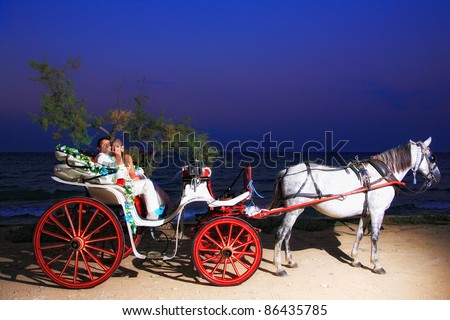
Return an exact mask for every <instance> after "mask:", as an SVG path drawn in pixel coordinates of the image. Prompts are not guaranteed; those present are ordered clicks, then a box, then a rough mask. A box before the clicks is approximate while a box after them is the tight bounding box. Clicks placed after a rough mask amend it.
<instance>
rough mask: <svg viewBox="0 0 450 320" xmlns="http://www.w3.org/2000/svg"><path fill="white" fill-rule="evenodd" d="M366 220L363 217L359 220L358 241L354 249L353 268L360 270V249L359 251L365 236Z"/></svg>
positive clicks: (356, 240)
mask: <svg viewBox="0 0 450 320" xmlns="http://www.w3.org/2000/svg"><path fill="white" fill-rule="evenodd" d="M365 223H366V222H365V218H364V217H362V216H361V218H360V219H359V225H358V230H357V231H356V239H355V243H354V244H353V249H352V254H351V256H352V259H353V261H352V266H354V267H356V268H360V267H361V262H360V261H359V259H358V249H359V243H360V242H361V239H362V237H363V235H364V229H365Z"/></svg>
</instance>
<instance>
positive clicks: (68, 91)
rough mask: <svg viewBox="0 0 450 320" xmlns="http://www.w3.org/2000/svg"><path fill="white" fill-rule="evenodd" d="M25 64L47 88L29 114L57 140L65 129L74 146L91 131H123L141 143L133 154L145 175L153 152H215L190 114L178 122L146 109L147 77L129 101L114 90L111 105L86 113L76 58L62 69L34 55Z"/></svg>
mask: <svg viewBox="0 0 450 320" xmlns="http://www.w3.org/2000/svg"><path fill="white" fill-rule="evenodd" d="M29 64H30V66H31V67H32V68H33V69H35V70H36V71H37V72H38V74H39V75H38V76H36V77H34V78H32V80H34V81H36V82H38V83H41V84H42V85H44V86H45V87H46V88H47V92H46V93H44V94H43V95H42V96H41V98H40V105H41V109H40V112H39V113H37V114H31V117H32V119H33V120H34V121H37V122H39V124H40V125H41V127H42V128H43V129H44V130H46V131H47V130H48V128H49V127H52V128H53V129H54V132H53V138H54V139H55V140H59V139H61V138H62V137H63V136H65V135H67V136H68V137H69V138H70V140H71V141H72V143H73V144H74V145H75V146H76V147H82V146H87V145H90V144H91V143H92V139H93V137H94V135H93V134H92V131H94V132H95V131H97V132H98V131H99V132H102V133H103V134H104V135H106V136H108V137H109V138H110V139H111V140H112V139H114V138H115V137H116V136H117V134H118V133H120V132H122V133H124V134H127V135H128V137H132V139H133V140H134V141H139V142H140V144H141V145H142V146H145V148H144V149H145V150H144V151H145V153H144V155H143V154H142V153H140V154H137V153H135V160H140V161H139V162H140V165H141V166H142V167H144V170H145V171H146V173H147V174H148V175H151V173H152V171H153V170H154V168H155V167H156V166H157V162H156V161H155V159H156V157H157V155H161V154H162V153H164V154H173V153H177V154H184V155H185V156H186V157H188V158H191V159H186V160H192V158H194V157H195V158H197V159H200V160H203V161H205V162H206V161H209V160H210V159H211V157H214V156H215V155H214V154H213V153H212V152H211V151H210V148H209V147H208V143H207V140H208V136H207V135H206V134H200V133H198V132H197V131H196V130H195V129H194V128H192V127H191V126H190V120H189V119H184V120H183V121H179V122H176V121H174V120H173V119H170V118H167V117H165V116H164V114H163V113H160V115H159V116H158V117H154V116H153V115H152V114H151V113H150V112H148V111H147V110H146V105H147V103H148V101H149V99H148V96H146V95H145V79H144V80H143V81H139V82H138V85H139V89H140V90H139V93H138V95H137V96H136V97H134V98H133V99H132V100H131V103H129V105H128V106H125V105H124V102H122V101H121V99H120V90H118V100H117V103H116V106H115V108H114V109H111V110H109V111H108V112H107V113H106V114H105V115H104V116H96V115H94V114H91V113H89V111H88V109H87V108H86V106H85V101H84V100H83V99H80V98H78V97H77V96H76V94H75V91H74V85H73V83H72V81H71V80H70V72H74V71H77V70H78V69H79V67H80V59H79V58H76V59H68V61H67V63H66V64H65V65H64V67H63V68H62V69H59V68H54V67H52V66H51V65H50V64H49V63H48V62H47V61H45V60H44V61H42V62H38V61H36V60H33V61H31V62H30V63H29ZM130 105H131V106H130ZM130 140H131V139H130ZM132 155H133V154H132ZM137 157H139V158H140V159H137ZM143 159H145V161H144V160H143Z"/></svg>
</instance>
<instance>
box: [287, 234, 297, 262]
mask: <svg viewBox="0 0 450 320" xmlns="http://www.w3.org/2000/svg"><path fill="white" fill-rule="evenodd" d="M291 235H292V228H291V230H289V232H288V233H287V234H286V237H285V238H284V250H285V252H286V261H287V263H288V267H289V268H298V264H297V262H295V261H294V259H293V258H292V252H291V246H290V243H289V241H290V240H291Z"/></svg>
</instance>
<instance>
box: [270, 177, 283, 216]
mask: <svg viewBox="0 0 450 320" xmlns="http://www.w3.org/2000/svg"><path fill="white" fill-rule="evenodd" d="M282 181H283V179H281V178H280V177H277V179H276V181H275V186H274V191H273V198H272V202H271V203H270V205H269V207H268V209H269V210H270V209H273V208H278V207H280V206H283V205H284V204H283V192H282V190H281V183H282Z"/></svg>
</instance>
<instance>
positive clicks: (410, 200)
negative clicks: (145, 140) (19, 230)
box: [0, 152, 450, 221]
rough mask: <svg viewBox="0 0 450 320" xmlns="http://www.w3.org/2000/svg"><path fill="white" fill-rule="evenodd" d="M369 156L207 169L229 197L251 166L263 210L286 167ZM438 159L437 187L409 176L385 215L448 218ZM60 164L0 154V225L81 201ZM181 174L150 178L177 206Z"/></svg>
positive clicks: (222, 161)
mask: <svg viewBox="0 0 450 320" xmlns="http://www.w3.org/2000/svg"><path fill="white" fill-rule="evenodd" d="M372 154H374V153H355V152H352V153H350V152H347V153H340V154H339V155H323V154H308V159H305V155H303V154H301V153H289V154H288V153H286V154H283V155H280V154H268V153H251V154H247V155H245V154H239V153H228V154H225V155H222V156H220V157H218V158H217V159H216V161H215V162H214V163H212V164H211V165H210V167H211V169H212V177H211V184H212V190H213V192H214V195H215V196H216V197H218V196H220V195H222V194H223V193H224V192H225V191H226V190H227V189H228V188H230V187H231V192H233V191H236V192H237V191H239V190H240V189H242V187H243V183H242V177H240V176H239V174H240V172H241V168H242V167H244V166H246V165H248V164H251V166H252V168H253V186H254V188H255V190H256V194H255V196H254V199H253V200H254V203H255V205H256V206H258V207H261V208H262V207H266V206H267V205H268V204H269V203H270V202H271V199H272V194H273V187H274V182H275V177H276V174H277V172H278V171H280V170H281V169H284V168H285V167H286V166H290V165H293V164H296V163H298V162H301V161H304V160H308V161H315V162H320V163H323V164H327V165H332V166H340V165H343V164H345V163H348V162H349V161H351V160H354V159H355V158H358V159H360V160H363V159H367V158H369V156H370V155H372ZM436 158H437V165H438V167H439V169H440V171H441V176H442V178H441V181H440V183H439V184H433V185H432V186H431V188H429V189H428V190H426V191H425V192H422V193H416V192H414V191H418V190H419V189H420V186H421V180H420V179H419V180H418V182H417V184H416V185H415V184H414V183H413V175H412V172H409V173H408V175H407V176H406V177H405V179H404V182H405V183H406V185H407V187H408V190H406V189H404V190H403V189H402V190H401V191H400V192H399V194H398V195H397V196H396V198H395V199H394V201H393V203H392V205H391V207H390V208H389V209H388V210H387V212H386V215H395V216H413V215H421V216H423V215H450V153H437V154H436ZM173 162H174V161H173ZM58 163H59V162H58V161H57V160H56V158H55V156H54V153H52V152H42V153H9V152H3V153H0V172H1V174H2V177H1V179H0V220H2V221H4V220H5V219H6V220H7V219H26V218H27V217H28V218H37V217H39V216H41V215H42V214H43V213H44V212H45V211H46V210H47V209H48V208H49V207H50V206H52V205H53V204H55V203H57V202H58V201H60V200H62V199H65V198H69V197H74V196H85V190H84V188H82V187H75V186H70V185H67V184H61V183H58V182H56V181H54V180H53V179H52V178H51V176H52V170H53V166H54V165H55V164H58ZM180 172H181V168H180V164H179V163H177V164H175V163H171V161H165V162H164V164H163V165H161V166H160V167H159V168H157V169H155V171H154V172H153V174H152V177H151V179H152V181H154V182H155V183H157V184H158V185H160V186H161V188H163V189H164V190H165V191H166V192H167V193H168V194H169V196H170V197H171V202H173V203H174V204H176V203H178V201H179V199H180V195H181V176H180ZM193 210H194V211H196V210H198V209H193ZM195 213H198V212H195ZM193 214H194V213H193ZM305 214H308V215H311V216H315V215H317V216H319V214H318V213H315V212H314V210H307V211H306V212H305Z"/></svg>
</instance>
